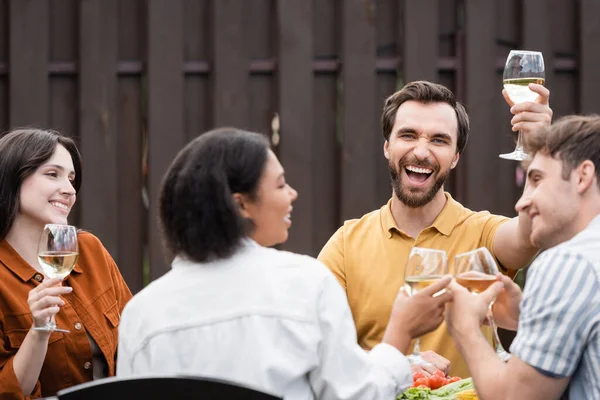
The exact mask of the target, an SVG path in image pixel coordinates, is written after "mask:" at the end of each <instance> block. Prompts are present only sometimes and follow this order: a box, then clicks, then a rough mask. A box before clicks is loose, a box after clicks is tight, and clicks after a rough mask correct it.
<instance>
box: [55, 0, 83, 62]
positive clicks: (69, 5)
mask: <svg viewBox="0 0 600 400" xmlns="http://www.w3.org/2000/svg"><path fill="white" fill-rule="evenodd" d="M49 3H50V7H49V10H48V12H49V28H50V29H49V30H50V35H49V39H50V43H49V46H50V48H49V52H50V61H75V60H76V59H77V42H78V29H79V25H78V24H79V18H78V11H79V5H78V4H79V1H78V0H60V1H50V2H49Z"/></svg>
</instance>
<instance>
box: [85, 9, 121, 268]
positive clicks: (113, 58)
mask: <svg viewBox="0 0 600 400" xmlns="http://www.w3.org/2000/svg"><path fill="white" fill-rule="evenodd" d="M116 6H117V3H116V0H85V1H83V2H81V8H80V20H79V23H80V25H79V32H80V41H79V57H80V58H79V66H80V78H79V112H80V118H79V132H80V135H81V152H82V156H83V157H84V159H85V163H86V169H85V176H84V179H83V184H82V189H81V196H80V199H79V202H80V203H81V204H80V206H81V212H82V214H81V227H82V228H83V229H87V230H90V231H91V232H92V233H94V234H95V235H96V236H98V237H99V238H100V239H101V240H102V243H103V244H104V246H105V247H106V248H107V249H108V251H109V253H110V254H111V255H112V256H113V257H114V258H116V259H118V254H119V244H120V243H119V231H118V220H119V215H118V208H117V206H118V198H117V190H118V186H117V175H118V171H117V154H118V150H119V149H118V142H117V127H116V120H117V115H116V104H115V98H116V83H117V72H116V71H117V68H116V66H117V37H116V20H117V8H116Z"/></svg>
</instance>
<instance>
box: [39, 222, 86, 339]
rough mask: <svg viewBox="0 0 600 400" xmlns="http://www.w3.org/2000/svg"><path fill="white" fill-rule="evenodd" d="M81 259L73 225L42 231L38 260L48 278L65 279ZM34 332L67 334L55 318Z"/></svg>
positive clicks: (50, 225)
mask: <svg viewBox="0 0 600 400" xmlns="http://www.w3.org/2000/svg"><path fill="white" fill-rule="evenodd" d="M78 258H79V245H78V242H77V229H76V228H75V227H74V226H71V225H57V224H47V225H46V226H45V227H44V230H43V231H42V236H41V237H40V242H39V246H38V260H39V262H40V266H41V267H42V270H43V271H44V275H46V276H47V277H48V278H63V279H64V278H65V277H66V276H67V275H69V274H70V273H71V271H72V270H73V268H74V267H75V264H76V263H77V259H78ZM33 329H34V330H38V331H46V332H53V331H57V332H65V333H69V331H68V330H66V329H60V328H57V327H56V322H55V321H54V317H52V318H50V321H48V323H47V324H46V325H45V326H40V327H34V328H33Z"/></svg>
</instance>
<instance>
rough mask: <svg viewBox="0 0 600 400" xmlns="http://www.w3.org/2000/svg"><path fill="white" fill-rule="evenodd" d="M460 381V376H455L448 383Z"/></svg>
mask: <svg viewBox="0 0 600 400" xmlns="http://www.w3.org/2000/svg"><path fill="white" fill-rule="evenodd" d="M460 379H461V378H460V376H453V377H451V378H450V379H448V383H453V382H458V381H460Z"/></svg>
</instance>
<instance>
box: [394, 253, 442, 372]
mask: <svg viewBox="0 0 600 400" xmlns="http://www.w3.org/2000/svg"><path fill="white" fill-rule="evenodd" d="M447 273H448V256H447V255H446V252H445V251H443V250H436V249H426V248H422V247H413V248H412V249H411V251H410V254H409V256H408V261H407V262H406V266H405V268H404V282H405V285H406V286H408V288H409V289H408V290H407V292H408V294H409V295H410V296H414V295H415V294H417V293H418V292H419V291H420V290H423V289H425V288H426V287H427V286H429V285H432V284H434V283H435V282H437V281H439V280H440V279H441V278H442V277H443V276H444V275H446V274H447ZM420 353H421V348H420V342H419V338H416V339H415V344H414V346H413V353H412V355H410V356H409V357H408V359H409V361H410V363H411V364H413V365H428V364H429V363H428V362H427V361H425V360H424V359H423V358H422V357H421V354H420Z"/></svg>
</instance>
